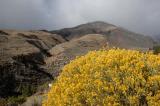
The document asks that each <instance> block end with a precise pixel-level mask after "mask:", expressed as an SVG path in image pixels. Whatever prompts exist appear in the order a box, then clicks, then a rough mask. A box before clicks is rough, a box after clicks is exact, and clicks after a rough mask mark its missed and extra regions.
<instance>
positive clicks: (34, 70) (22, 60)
mask: <svg viewBox="0 0 160 106" xmlns="http://www.w3.org/2000/svg"><path fill="white" fill-rule="evenodd" d="M12 59H13V61H12V62H10V63H6V64H3V65H0V70H1V71H0V89H1V90H0V96H1V97H9V96H16V95H17V96H18V95H21V94H22V92H23V87H25V86H32V87H34V88H35V89H36V88H37V87H38V86H39V85H42V84H44V83H46V82H47V81H51V80H53V77H52V75H50V74H49V73H47V71H45V69H43V68H41V65H44V64H45V63H44V60H43V59H44V55H43V54H42V53H33V54H28V55H20V56H15V57H13V58H12Z"/></svg>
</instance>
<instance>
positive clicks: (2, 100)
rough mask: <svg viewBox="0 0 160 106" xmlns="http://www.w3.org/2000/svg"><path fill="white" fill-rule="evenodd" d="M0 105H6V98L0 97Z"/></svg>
mask: <svg viewBox="0 0 160 106" xmlns="http://www.w3.org/2000/svg"><path fill="white" fill-rule="evenodd" d="M0 106H7V100H6V99H2V98H0Z"/></svg>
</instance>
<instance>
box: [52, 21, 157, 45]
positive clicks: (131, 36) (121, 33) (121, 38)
mask: <svg viewBox="0 0 160 106" xmlns="http://www.w3.org/2000/svg"><path fill="white" fill-rule="evenodd" d="M51 33H56V34H59V35H61V36H63V37H64V38H65V39H66V40H71V39H75V38H79V37H81V36H84V35H86V34H101V35H105V36H106V38H107V39H108V43H109V44H110V45H111V46H116V47H123V48H152V47H153V42H154V41H153V39H152V38H150V37H148V36H144V35H141V34H137V33H134V32H131V31H128V30H126V29H124V28H121V27H117V26H115V25H111V24H108V23H105V22H100V21H97V22H93V23H87V24H82V25H79V26H76V27H74V28H65V29H62V30H56V31H51Z"/></svg>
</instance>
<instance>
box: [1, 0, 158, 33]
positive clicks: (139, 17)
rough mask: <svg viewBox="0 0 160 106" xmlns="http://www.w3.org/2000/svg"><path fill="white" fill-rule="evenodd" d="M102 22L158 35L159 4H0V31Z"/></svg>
mask: <svg viewBox="0 0 160 106" xmlns="http://www.w3.org/2000/svg"><path fill="white" fill-rule="evenodd" d="M98 20H100V21H105V22H109V23H111V24H115V25H118V26H122V27H124V28H127V29H129V30H132V31H136V32H139V33H143V34H148V35H156V34H160V0H0V28H1V29H2V28H3V29H4V28H7V29H49V30H52V29H59V28H64V27H72V26H75V25H78V24H82V23H86V22H92V21H98Z"/></svg>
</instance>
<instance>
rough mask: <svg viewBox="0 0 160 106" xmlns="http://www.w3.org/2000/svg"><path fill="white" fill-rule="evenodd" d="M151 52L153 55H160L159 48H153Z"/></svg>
mask: <svg viewBox="0 0 160 106" xmlns="http://www.w3.org/2000/svg"><path fill="white" fill-rule="evenodd" d="M153 52H154V54H158V53H160V46H155V47H153Z"/></svg>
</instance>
